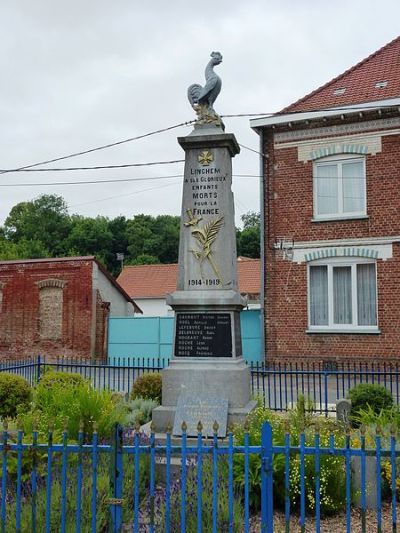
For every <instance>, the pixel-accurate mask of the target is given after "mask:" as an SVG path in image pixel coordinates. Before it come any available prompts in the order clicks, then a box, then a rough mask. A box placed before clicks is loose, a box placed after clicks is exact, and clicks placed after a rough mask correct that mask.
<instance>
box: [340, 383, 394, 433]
mask: <svg viewBox="0 0 400 533" xmlns="http://www.w3.org/2000/svg"><path fill="white" fill-rule="evenodd" d="M348 398H349V399H350V400H351V411H352V420H353V422H354V421H355V423H356V425H357V421H356V417H357V415H358V414H359V412H360V411H361V410H367V409H368V406H369V407H370V408H371V409H372V411H373V412H375V413H379V412H380V411H381V410H382V409H390V408H391V407H392V405H393V397H392V395H391V394H390V392H389V391H388V390H387V389H386V388H385V387H382V386H381V385H373V384H370V383H361V384H360V385H357V386H356V387H354V388H352V389H350V390H349V392H348Z"/></svg>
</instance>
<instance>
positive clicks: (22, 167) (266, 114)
mask: <svg viewBox="0 0 400 533" xmlns="http://www.w3.org/2000/svg"><path fill="white" fill-rule="evenodd" d="M395 107H398V106H397V105H394V104H380V105H376V104H375V105H371V106H357V105H354V106H345V107H335V108H322V109H308V110H304V111H282V112H279V113H271V112H264V113H233V114H224V115H221V118H246V117H261V118H262V117H271V116H275V115H276V116H280V115H283V114H286V115H290V114H293V115H294V114H298V113H302V112H306V113H320V112H329V113H331V112H333V111H349V110H350V111H363V110H364V111H368V110H369V109H385V108H395ZM194 122H196V120H189V121H186V122H181V123H179V124H174V125H173V126H168V127H166V128H161V129H158V130H154V131H151V132H148V133H144V134H142V135H137V136H135V137H130V138H128V139H123V140H121V141H116V142H113V143H108V144H104V145H101V146H97V147H95V148H89V149H86V150H81V151H79V152H74V153H71V154H68V155H64V156H60V157H54V158H52V159H47V160H45V161H39V162H37V163H31V164H29V165H20V166H19V167H17V168H12V169H3V170H0V174H5V173H9V172H19V171H22V170H26V169H30V168H33V167H38V166H41V165H47V164H50V163H55V162H57V161H63V160H65V159H70V158H72V157H78V156H81V155H85V154H89V153H93V152H97V151H100V150H105V149H107V148H112V147H114V146H119V145H122V144H125V143H128V142H132V141H137V140H140V139H144V138H146V137H150V136H152V135H156V134H159V133H164V132H167V131H171V130H173V129H176V128H180V127H183V126H190V125H191V124H193V123H194ZM245 148H247V147H245ZM249 150H251V151H254V152H255V153H259V154H260V155H263V154H261V153H260V152H258V151H257V150H253V149H250V148H249Z"/></svg>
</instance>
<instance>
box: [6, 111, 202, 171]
mask: <svg viewBox="0 0 400 533" xmlns="http://www.w3.org/2000/svg"><path fill="white" fill-rule="evenodd" d="M193 122H195V121H194V120H191V121H189V122H181V123H180V124H175V125H174V126H168V127H167V128H162V129H159V130H154V131H151V132H149V133H144V134H142V135H137V136H136V137H130V138H129V139H123V140H122V141H116V142H113V143H108V144H104V145H102V146H97V147H95V148H89V149H88V150H82V151H80V152H74V153H72V154H68V155H63V156H61V157H54V158H53V159H47V160H46V161H39V162H37V163H31V164H29V165H21V166H20V167H18V168H13V169H7V170H2V171H1V172H0V174H5V173H7V172H19V171H21V170H25V169H27V168H32V167H38V166H40V165H47V164H49V163H55V162H56V161H63V160H64V159H70V158H71V157H78V156H80V155H85V154H89V153H92V152H97V151H99V150H105V149H106V148H112V147H113V146H119V145H121V144H125V143H128V142H132V141H138V140H139V139H144V138H145V137H150V136H151V135H156V134H158V133H164V132H166V131H171V130H173V129H176V128H181V127H182V126H189V125H190V124H192V123H193Z"/></svg>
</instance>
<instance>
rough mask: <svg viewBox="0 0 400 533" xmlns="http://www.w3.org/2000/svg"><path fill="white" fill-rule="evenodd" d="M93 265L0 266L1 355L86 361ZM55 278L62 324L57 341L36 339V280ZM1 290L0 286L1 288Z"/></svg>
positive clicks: (87, 262)
mask: <svg viewBox="0 0 400 533" xmlns="http://www.w3.org/2000/svg"><path fill="white" fill-rule="evenodd" d="M92 269H93V263H92V261H87V260H82V261H76V260H75V261H60V262H32V263H30V262H25V263H9V264H2V265H0V282H3V283H4V288H3V303H2V309H1V311H0V357H2V358H8V357H13V358H19V357H24V356H28V355H34V356H36V355H38V354H42V355H47V356H50V357H51V356H66V357H67V356H68V357H69V356H82V357H91V352H92V344H93V341H92V336H93V334H92V323H93V322H92V320H93V308H92V307H93V301H92ZM46 279H59V280H62V281H64V282H65V283H66V284H65V286H64V288H63V289H62V291H63V323H62V334H61V338H60V339H59V340H46V339H41V338H40V325H39V322H38V319H39V288H38V286H37V282H39V281H42V280H46ZM0 286H1V285H0Z"/></svg>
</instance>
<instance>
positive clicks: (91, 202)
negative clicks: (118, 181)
mask: <svg viewBox="0 0 400 533" xmlns="http://www.w3.org/2000/svg"><path fill="white" fill-rule="evenodd" d="M180 183H181V181H180V180H179V181H178V180H177V181H176V182H173V183H166V184H164V185H158V186H157V187H149V188H147V189H140V190H139V191H134V192H128V193H124V194H118V195H116V196H107V197H106V198H99V199H97V200H90V201H89V202H81V203H79V204H73V205H68V208H69V209H71V208H73V207H78V206H81V205H89V204H96V203H97V202H105V201H106V200H114V199H115V198H123V197H126V196H133V195H135V194H140V193H142V192H148V191H155V190H156V189H164V188H165V187H171V186H172V185H179V184H180Z"/></svg>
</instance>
